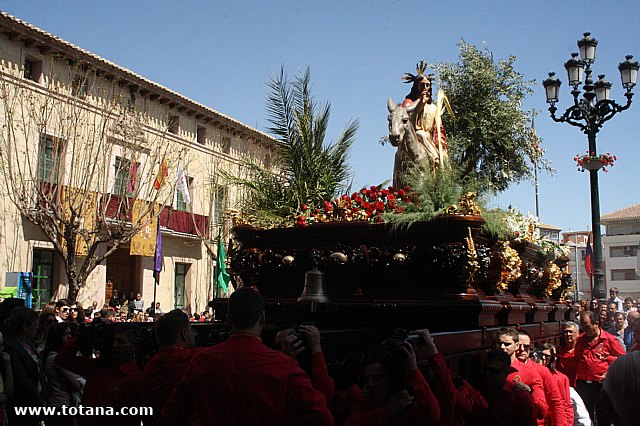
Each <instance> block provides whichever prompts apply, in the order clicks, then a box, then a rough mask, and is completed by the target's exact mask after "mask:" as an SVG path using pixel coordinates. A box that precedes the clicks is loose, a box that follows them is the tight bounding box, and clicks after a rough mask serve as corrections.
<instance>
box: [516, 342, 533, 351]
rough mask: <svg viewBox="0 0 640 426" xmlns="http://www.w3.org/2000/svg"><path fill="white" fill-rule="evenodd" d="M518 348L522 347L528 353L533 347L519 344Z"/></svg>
mask: <svg viewBox="0 0 640 426" xmlns="http://www.w3.org/2000/svg"><path fill="white" fill-rule="evenodd" d="M518 346H520V347H521V348H522V349H524V350H526V351H528V350H529V349H531V345H524V344H522V343H518Z"/></svg>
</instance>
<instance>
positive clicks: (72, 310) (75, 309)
mask: <svg viewBox="0 0 640 426" xmlns="http://www.w3.org/2000/svg"><path fill="white" fill-rule="evenodd" d="M78 311H79V309H78V308H71V312H78Z"/></svg>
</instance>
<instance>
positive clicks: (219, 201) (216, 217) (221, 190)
mask: <svg viewBox="0 0 640 426" xmlns="http://www.w3.org/2000/svg"><path fill="white" fill-rule="evenodd" d="M226 205H227V189H226V188H225V187H224V186H220V185H218V186H217V188H216V191H215V193H214V200H213V224H214V225H216V226H222V225H224V211H225V209H226Z"/></svg>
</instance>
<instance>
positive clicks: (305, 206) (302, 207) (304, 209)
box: [300, 203, 309, 212]
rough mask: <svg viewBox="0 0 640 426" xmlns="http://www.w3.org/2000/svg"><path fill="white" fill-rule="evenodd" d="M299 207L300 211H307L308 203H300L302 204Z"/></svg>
mask: <svg viewBox="0 0 640 426" xmlns="http://www.w3.org/2000/svg"><path fill="white" fill-rule="evenodd" d="M300 208H301V209H302V211H303V212H306V211H307V209H308V208H309V206H308V205H306V204H305V203H302V204H301V205H300Z"/></svg>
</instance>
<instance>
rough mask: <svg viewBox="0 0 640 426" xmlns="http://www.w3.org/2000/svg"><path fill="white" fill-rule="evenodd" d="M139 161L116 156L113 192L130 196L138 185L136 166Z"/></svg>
mask: <svg viewBox="0 0 640 426" xmlns="http://www.w3.org/2000/svg"><path fill="white" fill-rule="evenodd" d="M139 166H140V164H139V163H135V164H134V162H133V161H131V160H128V159H126V158H121V157H116V162H115V164H114V168H115V177H116V178H115V181H114V184H113V193H114V194H116V195H120V196H131V195H133V192H134V191H135V189H136V187H137V186H138V178H139V177H138V176H137V172H138V167H139Z"/></svg>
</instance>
